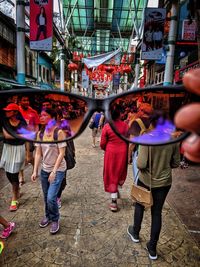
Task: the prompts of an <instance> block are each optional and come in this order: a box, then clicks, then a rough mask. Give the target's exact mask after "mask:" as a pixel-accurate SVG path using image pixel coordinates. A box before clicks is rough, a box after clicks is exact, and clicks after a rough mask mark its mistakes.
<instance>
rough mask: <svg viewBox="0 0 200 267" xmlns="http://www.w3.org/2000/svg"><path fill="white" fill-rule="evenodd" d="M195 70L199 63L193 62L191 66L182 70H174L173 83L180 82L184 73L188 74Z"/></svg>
mask: <svg viewBox="0 0 200 267" xmlns="http://www.w3.org/2000/svg"><path fill="white" fill-rule="evenodd" d="M196 68H200V62H199V61H195V62H194V63H192V64H190V65H188V66H186V67H184V68H181V69H179V70H176V71H175V74H174V81H175V82H180V81H181V80H182V78H183V76H184V74H185V73H186V72H188V71H189V70H191V69H196Z"/></svg>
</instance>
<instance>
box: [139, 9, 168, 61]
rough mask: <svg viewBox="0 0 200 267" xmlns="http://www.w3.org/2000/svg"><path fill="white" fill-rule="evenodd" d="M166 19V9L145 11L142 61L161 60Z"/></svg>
mask: <svg viewBox="0 0 200 267" xmlns="http://www.w3.org/2000/svg"><path fill="white" fill-rule="evenodd" d="M165 19H166V9H165V8H146V9H145V23H144V33H143V42H142V53H141V59H144V60H161V58H162V51H163V37H164V23H165Z"/></svg>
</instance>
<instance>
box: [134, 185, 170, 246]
mask: <svg viewBox="0 0 200 267" xmlns="http://www.w3.org/2000/svg"><path fill="white" fill-rule="evenodd" d="M138 185H140V186H142V187H145V188H147V189H149V187H148V186H146V185H144V184H143V183H142V182H141V181H140V180H138ZM170 188H171V185H169V186H164V187H156V188H152V189H151V192H152V197H153V206H152V207H151V236H150V245H151V246H153V247H154V248H156V245H157V242H158V239H159V236H160V231H161V227H162V208H163V205H164V202H165V199H166V197H167V194H168V192H169V190H170ZM143 214H144V206H142V205H141V204H139V203H136V204H135V213H134V226H133V231H134V233H135V234H139V232H140V229H141V224H142V219H143Z"/></svg>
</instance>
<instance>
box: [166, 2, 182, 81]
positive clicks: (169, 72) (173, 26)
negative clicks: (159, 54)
mask: <svg viewBox="0 0 200 267" xmlns="http://www.w3.org/2000/svg"><path fill="white" fill-rule="evenodd" d="M177 15H178V1H177V0H176V1H175V0H174V1H173V2H172V8H171V17H170V21H171V22H170V29H169V35H168V46H169V48H168V51H167V59H166V65H165V75H164V83H163V85H165V86H167V85H171V84H172V83H173V73H174V52H175V42H176V36H177Z"/></svg>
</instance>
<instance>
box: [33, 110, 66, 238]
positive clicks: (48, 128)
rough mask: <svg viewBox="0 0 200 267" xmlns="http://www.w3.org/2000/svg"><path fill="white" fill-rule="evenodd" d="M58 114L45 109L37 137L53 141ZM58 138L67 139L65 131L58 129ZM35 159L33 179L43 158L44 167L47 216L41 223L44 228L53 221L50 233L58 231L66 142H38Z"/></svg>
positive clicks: (42, 180) (43, 178) (43, 179)
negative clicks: (58, 200)
mask: <svg viewBox="0 0 200 267" xmlns="http://www.w3.org/2000/svg"><path fill="white" fill-rule="evenodd" d="M56 118H57V114H56V112H55V111H54V110H53V109H45V110H43V111H42V112H41V115H40V124H41V125H42V126H43V127H42V130H40V131H39V132H38V135H37V139H38V140H45V141H53V140H55V138H54V133H55V131H56V128H58V127H57V121H56ZM57 135H58V136H57V140H58V141H62V140H65V133H64V132H63V130H61V129H58V131H57ZM35 147H36V151H35V160H34V167H33V174H32V176H31V180H32V181H33V182H35V181H36V179H37V176H38V168H39V165H40V161H41V159H42V169H41V173H40V179H41V185H42V190H43V195H44V204H45V216H44V218H43V219H42V220H41V222H40V223H39V226H40V227H42V228H44V227H46V226H48V225H49V223H50V222H52V223H51V227H50V233H51V234H55V233H57V232H58V230H59V228H60V226H59V218H60V214H59V209H58V204H57V195H58V191H59V189H60V186H61V184H62V181H63V179H64V177H65V174H66V161H65V159H64V155H65V148H66V142H61V143H57V144H56V143H51V144H48V143H36V144H35Z"/></svg>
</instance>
